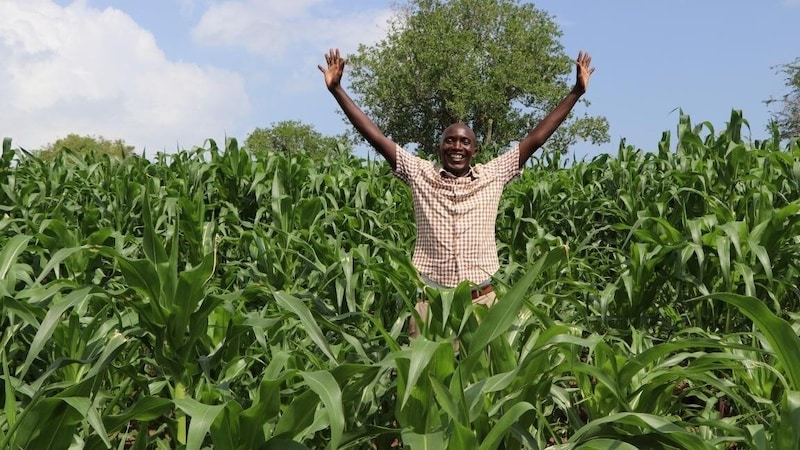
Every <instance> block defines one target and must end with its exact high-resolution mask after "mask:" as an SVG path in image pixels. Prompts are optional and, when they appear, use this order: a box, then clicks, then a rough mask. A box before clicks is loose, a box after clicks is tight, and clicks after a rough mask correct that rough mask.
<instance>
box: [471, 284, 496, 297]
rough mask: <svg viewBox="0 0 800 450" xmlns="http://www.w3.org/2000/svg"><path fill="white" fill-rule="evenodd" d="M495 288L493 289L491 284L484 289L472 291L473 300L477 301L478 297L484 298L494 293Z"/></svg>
mask: <svg viewBox="0 0 800 450" xmlns="http://www.w3.org/2000/svg"><path fill="white" fill-rule="evenodd" d="M493 291H494V288H492V285H491V284H487V285H486V286H484V287H479V288H475V289H473V290H472V299H473V300H475V299H477V298H478V297H483V296H484V295H486V294H488V293H490V292H493Z"/></svg>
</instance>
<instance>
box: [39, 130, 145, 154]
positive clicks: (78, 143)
mask: <svg viewBox="0 0 800 450" xmlns="http://www.w3.org/2000/svg"><path fill="white" fill-rule="evenodd" d="M64 149H68V150H71V151H73V152H75V153H78V154H84V155H88V154H94V155H111V156H114V157H117V158H125V157H127V156H129V155H131V154H132V153H133V150H134V148H133V146H132V145H128V144H126V143H125V141H123V140H122V139H116V140H113V141H112V140H108V139H106V138H104V137H102V136H98V137H93V136H89V135H86V136H80V135H77V134H74V133H71V134H68V135H67V136H66V137H63V138H60V139H57V140H56V141H55V142H53V143H51V144H48V145H46V146H44V147H43V148H42V149H41V150H39V151H38V152H37V156H39V157H40V158H42V159H48V160H49V159H53V158H54V157H55V155H56V154H57V153H58V152H60V151H62V150H64Z"/></svg>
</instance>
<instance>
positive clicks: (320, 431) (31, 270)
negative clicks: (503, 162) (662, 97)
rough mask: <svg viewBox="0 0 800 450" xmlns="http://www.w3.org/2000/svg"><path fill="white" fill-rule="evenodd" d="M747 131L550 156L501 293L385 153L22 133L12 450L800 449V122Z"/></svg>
mask: <svg viewBox="0 0 800 450" xmlns="http://www.w3.org/2000/svg"><path fill="white" fill-rule="evenodd" d="M746 132H747V123H746V121H745V120H744V119H743V117H742V115H741V113H740V112H738V111H733V112H732V114H731V119H730V121H729V122H728V124H727V127H726V128H725V129H723V130H719V131H718V130H715V129H714V128H713V126H712V125H711V124H709V123H707V122H704V123H700V124H699V125H694V124H692V123H691V121H690V119H689V117H687V116H685V115H683V116H681V117H680V119H679V123H678V125H677V132H675V133H665V134H664V135H663V136H662V138H661V140H660V142H658V143H657V147H656V148H653V149H648V150H649V151H643V150H639V149H636V148H633V147H631V146H627V145H626V144H625V142H624V141H623V142H621V143H620V146H619V150H618V151H617V153H616V155H615V154H613V153H612V154H603V155H600V156H597V157H594V158H592V159H589V160H583V161H575V162H573V163H570V164H566V163H564V162H563V161H561V157H560V156H559V155H553V154H549V153H546V154H544V155H542V154H539V155H538V156H539V159H538V160H535V161H533V163H532V164H531V165H529V167H526V169H525V171H524V173H523V174H522V176H521V177H520V178H519V179H517V180H515V181H513V182H512V184H510V185H509V186H508V188H507V190H506V192H505V194H504V196H503V199H502V201H501V205H500V214H499V216H498V219H497V242H498V251H499V254H500V259H501V269H500V271H499V272H498V273H497V274H496V276H495V280H494V286H495V290H496V292H497V293H498V298H499V302H498V303H497V304H496V305H495V306H493V307H492V308H490V309H486V308H485V307H483V306H480V307H476V306H473V305H472V302H471V297H470V287H469V286H468V285H467V284H466V283H464V284H462V285H459V286H458V287H457V288H455V289H445V290H436V289H431V288H428V287H424V284H423V283H422V282H421V281H420V280H419V277H418V275H417V273H416V271H415V269H414V268H413V266H412V265H411V251H412V249H413V243H414V239H415V232H416V229H415V224H414V216H413V210H412V204H411V196H410V193H409V191H408V189H407V188H406V186H405V185H403V184H402V182H401V181H400V180H398V179H396V178H395V177H393V176H392V175H391V174H390V170H389V167H388V164H386V163H385V162H383V161H380V160H379V161H368V160H365V159H362V158H358V157H355V156H352V155H349V154H347V152H341V151H336V150H334V149H332V150H331V154H330V156H329V157H328V158H326V159H324V160H319V159H311V158H310V157H309V156H308V155H307V154H305V153H303V152H302V151H297V152H289V153H253V152H251V151H249V150H248V149H246V148H243V147H242V148H240V147H239V145H238V144H237V142H236V141H235V140H232V139H230V140H227V141H226V142H225V144H224V145H223V146H222V147H219V146H218V145H217V143H216V142H215V141H213V140H208V141H206V143H205V144H204V145H203V146H202V147H197V148H194V149H192V150H185V151H182V152H179V153H175V154H160V155H159V156H158V157H156V158H154V159H153V160H148V159H145V158H142V157H138V156H130V157H126V158H113V157H109V156H108V155H103V156H97V157H95V156H92V155H80V154H76V153H73V152H70V151H66V150H65V151H62V152H59V153H58V154H57V156H56V157H55V158H52V159H51V160H43V159H40V158H37V157H35V156H34V155H31V154H29V153H27V152H25V151H23V150H21V149H14V148H12V145H11V141H10V140H8V139H6V140H5V141H4V144H3V153H2V157H1V158H0V187H2V189H0V299H1V300H0V301H2V309H1V310H0V321H2V328H1V330H2V335H1V336H2V337H1V338H0V362H1V363H2V366H0V378H1V380H0V383H2V385H3V389H2V390H1V391H0V392H2V394H1V395H0V397H1V398H0V400H2V402H1V403H0V450H6V449H14V450H17V449H37V450H41V449H70V450H71V449H83V448H85V449H187V450H199V449H211V448H213V449H221V450H253V449H261V450H276V449H284V450H301V449H330V450H336V449H373V448H377V449H390V448H407V449H413V450H422V449H460V450H493V449H536V450H539V449H550V450H573V449H574V450H578V449H580V450H592V449H617V450H628V449H698V450H700V449H703V450H705V449H709V450H710V449H757V450H767V449H776V450H782V449H797V448H800V426H798V424H800V338H799V337H798V333H799V332H800V314H798V312H800V289H799V288H798V285H800V143H798V141H797V140H795V141H791V142H788V143H786V142H781V141H780V140H779V139H778V137H777V135H775V136H773V137H772V138H771V139H767V140H764V141H753V142H751V141H750V140H748V139H744V138H743V133H746ZM654 141H656V139H654ZM420 295H425V296H427V298H429V299H431V305H432V309H431V311H432V312H431V314H432V318H431V323H430V325H429V326H428V327H427V328H426V329H425V330H423V336H422V337H421V338H419V339H414V340H409V339H408V337H407V335H406V329H405V327H406V323H407V321H408V319H409V317H410V316H411V314H412V311H413V305H414V303H415V302H416V301H417V299H418V298H419V297H420ZM456 340H458V342H459V345H458V349H457V350H456V349H455V347H454V342H455V341H456Z"/></svg>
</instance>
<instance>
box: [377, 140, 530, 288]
mask: <svg viewBox="0 0 800 450" xmlns="http://www.w3.org/2000/svg"><path fill="white" fill-rule="evenodd" d="M393 173H394V174H395V175H396V176H397V177H399V178H400V179H401V180H403V181H404V182H405V183H406V184H408V186H409V187H410V188H411V196H412V198H413V202H414V216H415V219H416V222H417V240H416V244H415V246H414V256H413V257H412V263H413V264H414V266H415V267H416V268H417V270H418V271H419V272H420V274H421V275H423V276H425V277H427V278H429V279H430V280H432V281H434V282H436V283H437V284H440V285H442V286H449V287H453V286H456V285H458V283H460V282H462V281H465V280H467V281H471V282H472V283H475V284H481V283H482V282H484V281H485V280H487V279H488V278H490V277H491V276H492V275H494V273H495V272H496V271H497V269H499V268H500V262H499V260H498V258H497V243H496V242H495V222H496V220H497V212H498V207H499V204H500V196H501V195H502V193H503V189H504V188H505V186H506V184H508V182H510V181H511V180H513V179H514V178H515V177H517V176H518V175H519V174H520V173H521V169H520V167H519V147H518V146H515V147H514V148H512V149H511V150H509V151H507V152H505V153H503V154H502V155H500V156H498V157H497V158H495V159H493V160H492V161H490V162H488V163H486V164H477V165H475V166H474V167H473V168H472V170H471V172H470V174H468V175H466V176H463V177H454V176H453V175H451V174H449V173H447V172H446V171H444V169H442V168H441V167H438V166H436V165H435V164H434V163H433V162H432V161H427V160H425V159H422V158H419V157H417V156H415V155H413V154H411V153H409V152H408V151H406V150H404V149H403V148H402V147H400V146H398V147H397V165H396V167H395V170H394V172H393Z"/></svg>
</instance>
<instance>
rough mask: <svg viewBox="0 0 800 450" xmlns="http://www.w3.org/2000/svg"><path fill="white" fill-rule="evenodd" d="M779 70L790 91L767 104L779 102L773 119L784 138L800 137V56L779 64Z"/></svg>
mask: <svg viewBox="0 0 800 450" xmlns="http://www.w3.org/2000/svg"><path fill="white" fill-rule="evenodd" d="M778 72H779V73H781V74H783V75H784V76H785V77H786V78H785V81H786V87H787V88H788V90H789V91H788V92H786V93H785V94H783V95H782V96H781V97H779V98H777V99H775V98H771V99H769V100H767V102H766V103H767V104H768V105H769V104H772V103H777V104H778V110H777V111H776V112H775V113H774V114H773V120H774V121H775V124H776V126H777V128H778V132H779V133H780V136H781V137H782V138H783V139H792V138H795V139H797V138H798V137H800V58H797V59H795V60H794V61H793V62H791V63H789V64H782V65H780V66H778Z"/></svg>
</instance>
